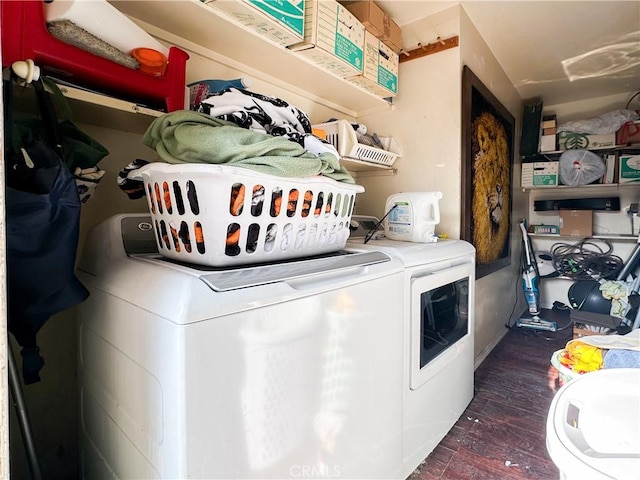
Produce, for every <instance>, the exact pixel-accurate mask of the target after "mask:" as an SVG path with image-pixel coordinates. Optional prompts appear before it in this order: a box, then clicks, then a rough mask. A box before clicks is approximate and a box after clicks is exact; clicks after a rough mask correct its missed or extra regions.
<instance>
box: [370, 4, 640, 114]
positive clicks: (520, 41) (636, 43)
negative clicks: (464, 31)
mask: <svg viewBox="0 0 640 480" xmlns="http://www.w3.org/2000/svg"><path fill="white" fill-rule="evenodd" d="M377 3H378V4H379V5H380V6H381V7H382V8H383V9H384V10H385V11H386V12H387V13H388V14H389V15H390V16H391V18H393V19H394V21H395V22H396V23H397V24H398V25H400V26H401V27H402V30H403V42H407V43H410V42H411V39H414V38H419V37H418V36H416V35H415V34H413V35H412V34H411V33H415V32H411V30H412V24H415V25H417V24H418V22H416V21H417V20H419V19H421V18H424V17H428V16H430V15H432V14H434V13H437V12H439V11H441V10H444V9H446V8H449V7H451V6H454V5H458V4H461V5H462V7H463V8H464V10H465V11H466V13H467V15H468V16H469V18H470V19H471V21H472V22H473V24H474V25H475V26H476V28H477V29H478V31H479V32H480V35H482V37H483V38H484V40H485V42H486V43H487V45H488V46H489V48H490V49H491V51H492V52H493V54H494V56H495V57H496V59H497V60H498V62H499V63H500V65H501V66H502V68H503V69H504V71H505V73H506V75H507V76H508V77H509V79H510V80H511V83H513V85H514V86H515V88H516V90H517V91H518V93H519V94H520V97H521V98H522V99H523V100H526V99H530V98H534V97H540V98H542V100H543V101H544V103H545V104H546V105H555V104H559V103H567V102H573V101H579V100H585V99H590V98H596V97H603V96H608V95H615V94H620V93H629V92H636V91H639V90H640V0H630V1H591V0H587V1H577V0H576V1H560V0H556V1H531V0H511V1H493V2H487V1H480V0H467V1H463V2H451V1H438V0H378V1H377ZM405 32H406V33H408V35H407V34H405ZM430 41H432V42H433V41H435V39H432V40H430ZM416 47H417V44H414V45H410V44H404V45H403V48H404V49H405V50H411V49H413V48H416Z"/></svg>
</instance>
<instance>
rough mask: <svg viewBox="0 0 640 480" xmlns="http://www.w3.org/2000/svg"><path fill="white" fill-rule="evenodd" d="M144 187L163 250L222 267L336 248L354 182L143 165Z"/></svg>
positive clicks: (345, 227) (345, 232)
mask: <svg viewBox="0 0 640 480" xmlns="http://www.w3.org/2000/svg"><path fill="white" fill-rule="evenodd" d="M130 177H131V178H134V179H141V180H142V181H143V182H144V184H145V192H146V193H147V202H148V205H149V210H150V212H151V217H152V220H153V225H154V229H155V232H156V243H157V245H158V251H159V252H160V254H161V255H163V256H165V257H168V258H172V259H174V260H179V261H183V262H187V263H195V264H200V265H208V266H215V267H218V266H227V265H239V264H249V263H264V262H272V261H279V260H284V259H290V258H299V257H305V256H311V255H318V254H322V253H329V252H335V251H338V250H340V249H342V248H343V247H344V246H345V244H346V243H347V239H348V238H349V223H350V220H351V214H352V213H353V206H354V203H355V197H356V194H357V193H361V192H364V188H363V187H361V186H359V185H352V184H348V183H344V182H338V181H335V180H333V179H331V178H328V177H323V176H316V177H304V178H292V177H277V176H273V175H267V174H264V173H259V172H256V171H253V170H250V169H247V168H239V167H232V166H228V165H210V164H176V165H172V164H168V163H160V162H158V163H151V164H149V165H145V166H144V167H142V168H141V169H139V170H138V171H137V172H135V173H132V174H131V175H130Z"/></svg>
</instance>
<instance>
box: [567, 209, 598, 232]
mask: <svg viewBox="0 0 640 480" xmlns="http://www.w3.org/2000/svg"><path fill="white" fill-rule="evenodd" d="M560 235H570V236H572V237H590V236H592V235H593V212H592V211H591V210H560Z"/></svg>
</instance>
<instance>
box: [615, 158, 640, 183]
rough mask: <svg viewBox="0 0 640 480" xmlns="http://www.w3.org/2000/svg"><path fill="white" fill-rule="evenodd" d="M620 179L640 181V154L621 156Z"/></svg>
mask: <svg viewBox="0 0 640 480" xmlns="http://www.w3.org/2000/svg"><path fill="white" fill-rule="evenodd" d="M620 180H627V181H628V180H633V181H634V182H636V181H640V155H632V156H627V157H622V156H621V157H620Z"/></svg>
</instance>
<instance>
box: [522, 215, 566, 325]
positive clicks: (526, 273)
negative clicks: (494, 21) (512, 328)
mask: <svg viewBox="0 0 640 480" xmlns="http://www.w3.org/2000/svg"><path fill="white" fill-rule="evenodd" d="M520 230H522V242H523V246H522V256H521V267H522V289H523V291H524V298H525V300H526V301H527V307H528V309H529V316H526V317H521V318H519V319H518V320H517V321H516V326H518V327H523V328H533V329H536V330H547V331H550V332H555V331H556V329H557V326H556V323H555V322H551V321H548V320H543V319H542V318H540V290H539V289H538V279H539V278H540V273H539V272H538V264H537V262H536V259H535V257H534V255H533V246H532V245H531V239H530V238H529V234H528V233H527V226H526V222H525V220H522V221H521V222H520Z"/></svg>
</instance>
